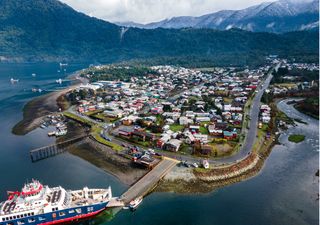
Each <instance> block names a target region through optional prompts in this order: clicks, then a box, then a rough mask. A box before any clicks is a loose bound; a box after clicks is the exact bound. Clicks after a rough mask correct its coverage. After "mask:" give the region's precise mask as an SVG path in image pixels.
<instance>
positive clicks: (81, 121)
mask: <svg viewBox="0 0 320 225" xmlns="http://www.w3.org/2000/svg"><path fill="white" fill-rule="evenodd" d="M63 115H64V116H65V117H68V118H70V119H72V120H75V121H77V122H79V123H82V124H85V125H88V126H93V125H94V123H93V122H91V121H89V120H86V119H85V118H82V117H80V116H77V115H75V114H73V113H70V112H64V113H63Z"/></svg>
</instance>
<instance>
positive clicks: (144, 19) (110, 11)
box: [60, 0, 263, 23]
mask: <svg viewBox="0 0 320 225" xmlns="http://www.w3.org/2000/svg"><path fill="white" fill-rule="evenodd" d="M60 1H62V2H64V3H67V4H68V5H70V6H71V7H73V8H74V9H76V10H78V11H81V12H84V13H86V14H88V15H91V16H95V17H98V18H101V19H104V20H107V21H111V22H124V21H134V22H138V23H150V22H154V21H159V20H162V19H165V18H171V17H174V16H200V15H204V14H207V13H212V12H216V11H219V10H223V9H242V8H246V7H249V6H252V5H255V4H259V3H261V2H263V0H60Z"/></svg>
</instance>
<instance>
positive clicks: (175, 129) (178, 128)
mask: <svg viewBox="0 0 320 225" xmlns="http://www.w3.org/2000/svg"><path fill="white" fill-rule="evenodd" d="M183 128H184V126H183V125H179V124H171V125H170V130H172V131H173V132H178V131H182V130H183Z"/></svg>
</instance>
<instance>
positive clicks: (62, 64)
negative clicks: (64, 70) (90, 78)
mask: <svg viewBox="0 0 320 225" xmlns="http://www.w3.org/2000/svg"><path fill="white" fill-rule="evenodd" d="M64 66H68V63H60V67H64Z"/></svg>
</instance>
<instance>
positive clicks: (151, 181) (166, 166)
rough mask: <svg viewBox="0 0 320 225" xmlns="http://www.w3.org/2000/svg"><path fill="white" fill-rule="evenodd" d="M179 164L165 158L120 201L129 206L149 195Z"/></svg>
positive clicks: (124, 194) (123, 195) (122, 196)
mask: <svg viewBox="0 0 320 225" xmlns="http://www.w3.org/2000/svg"><path fill="white" fill-rule="evenodd" d="M177 163H178V161H176V160H172V159H168V158H164V159H163V160H162V161H161V162H160V163H159V164H158V165H157V166H156V167H155V168H153V169H152V170H151V171H150V172H149V173H147V174H146V175H145V176H144V177H142V178H141V179H140V180H139V181H138V182H137V183H135V184H134V185H133V186H131V187H130V188H129V189H128V190H127V191H126V192H125V193H123V194H122V195H121V197H120V199H121V200H122V201H123V202H124V203H126V204H127V203H129V202H130V201H131V200H133V199H135V198H137V197H139V196H144V195H146V194H148V192H149V191H151V190H152V188H154V186H155V185H156V184H157V183H158V182H159V180H160V179H161V178H162V177H164V176H165V175H166V174H167V173H168V172H169V171H170V170H171V169H172V168H173V167H174V166H175V165H176V164H177Z"/></svg>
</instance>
